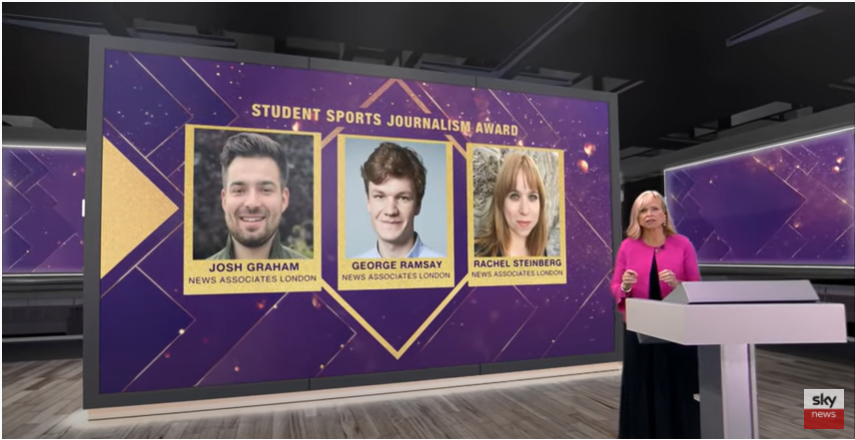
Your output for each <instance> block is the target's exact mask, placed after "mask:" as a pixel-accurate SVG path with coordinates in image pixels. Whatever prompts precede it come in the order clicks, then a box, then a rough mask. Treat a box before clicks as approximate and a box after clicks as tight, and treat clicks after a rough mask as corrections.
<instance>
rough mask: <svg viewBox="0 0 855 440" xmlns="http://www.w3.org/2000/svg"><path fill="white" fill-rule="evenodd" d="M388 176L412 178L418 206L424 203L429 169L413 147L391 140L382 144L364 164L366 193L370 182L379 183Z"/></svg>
mask: <svg viewBox="0 0 855 440" xmlns="http://www.w3.org/2000/svg"><path fill="white" fill-rule="evenodd" d="M388 177H395V178H399V179H400V178H404V177H408V178H410V179H412V180H413V186H414V187H415V190H416V206H421V205H422V198H424V196H425V181H426V180H427V170H426V169H425V166H424V165H423V164H422V158H421V157H419V154H418V153H416V152H415V151H414V150H413V149H411V148H405V147H402V146H400V145H398V144H393V143H391V142H383V143H382V144H380V146H379V147H377V149H376V150H374V152H373V153H371V156H368V160H366V161H365V164H363V165H362V180H363V181H364V182H365V193H366V194H368V182H371V183H373V184H375V185H379V184H381V183H383V181H384V180H386V179H387V178H388Z"/></svg>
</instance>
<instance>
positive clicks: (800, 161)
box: [665, 130, 855, 266]
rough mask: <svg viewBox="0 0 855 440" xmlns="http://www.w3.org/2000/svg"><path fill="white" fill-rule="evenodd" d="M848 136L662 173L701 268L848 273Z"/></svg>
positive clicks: (851, 256) (853, 202)
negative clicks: (813, 268) (817, 268)
mask: <svg viewBox="0 0 855 440" xmlns="http://www.w3.org/2000/svg"><path fill="white" fill-rule="evenodd" d="M853 133H855V132H853V131H852V130H847V131H843V132H840V133H837V134H829V135H826V136H822V137H817V138H814V139H810V140H807V141H804V142H797V143H791V144H788V145H782V146H778V147H772V148H765V149H761V150H756V151H752V152H746V153H744V154H740V155H736V156H731V157H726V158H723V159H719V160H713V161H709V162H705V163H701V164H697V165H690V166H687V167H682V168H678V169H674V170H669V171H667V172H666V173H665V188H666V191H667V199H668V206H669V208H670V209H671V212H672V218H673V219H674V222H675V223H676V226H677V230H678V231H679V232H681V233H683V234H685V235H686V236H687V237H688V238H689V239H690V240H691V241H692V243H693V244H694V245H695V248H696V249H697V251H698V259H699V261H700V263H702V264H764V265H822V266H853V265H855V230H853V225H855V210H853V206H855V183H853V182H855V140H853Z"/></svg>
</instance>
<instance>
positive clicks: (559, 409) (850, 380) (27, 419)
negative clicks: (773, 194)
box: [3, 350, 855, 439]
mask: <svg viewBox="0 0 855 440" xmlns="http://www.w3.org/2000/svg"><path fill="white" fill-rule="evenodd" d="M81 376H82V364H81V361H80V360H67V361H40V362H21V363H10V364H3V437H4V438H39V437H41V438H422V437H429V438H473V437H474V438H591V437H595V438H614V437H615V436H616V435H617V413H618V396H619V391H620V377H619V376H618V375H611V376H608V377H599V378H594V379H581V380H561V381H557V380H556V381H554V382H550V383H545V384H544V383H540V384H536V385H524V386H515V387H504V388H494V389H487V390H484V389H479V390H474V391H457V392H447V393H444V394H434V395H429V396H421V397H419V398H410V399H408V398H398V399H394V400H376V399H375V401H369V402H360V403H344V404H337V405H336V404H331V405H330V404H328V405H324V406H318V407H311V408H307V407H303V408H298V409H294V408H290V409H289V408H285V409H275V410H274V409H273V408H272V407H271V408H268V409H266V410H265V409H254V410H253V411H254V412H253V413H248V412H247V411H246V410H241V411H235V412H233V413H229V412H225V415H222V414H221V415H218V416H216V417H212V416H210V415H208V416H205V415H200V414H196V415H181V416H169V417H160V418H148V419H133V420H123V421H109V422H95V423H90V422H86V421H85V419H84V417H83V415H82V412H81V411H80V407H81ZM757 377H758V382H759V385H758V386H759V406H760V411H759V414H760V434H761V437H763V438H846V439H851V438H855V431H853V412H855V411H853V397H855V395H854V394H853V391H855V390H853V384H855V366H853V365H843V364H839V363H831V362H824V361H817V360H811V359H808V358H801V357H796V356H791V355H785V354H780V353H772V352H767V351H762V350H759V351H758V371H757ZM805 388H828V389H837V388H843V389H845V400H846V403H845V405H846V409H845V415H846V428H845V429H844V430H825V431H806V430H804V429H803V427H802V421H803V415H804V412H803V397H804V391H803V390H804V389H805Z"/></svg>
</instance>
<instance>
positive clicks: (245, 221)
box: [193, 129, 314, 260]
mask: <svg viewBox="0 0 855 440" xmlns="http://www.w3.org/2000/svg"><path fill="white" fill-rule="evenodd" d="M313 140H314V138H313V137H312V136H310V135H300V134H287V133H272V132H271V133H268V132H254V131H252V130H250V129H244V130H240V131H236V130H223V129H197V130H196V133H195V144H196V145H195V163H194V175H193V182H194V187H193V192H194V200H193V209H194V211H193V226H194V227H193V258H194V260H290V259H306V258H312V256H313V254H314V237H313V234H312V231H313V222H314V203H313V202H314V200H313V199H314V196H313V185H314V175H313V174H314V172H313V170H314V166H313V161H314V156H313V154H314V144H313Z"/></svg>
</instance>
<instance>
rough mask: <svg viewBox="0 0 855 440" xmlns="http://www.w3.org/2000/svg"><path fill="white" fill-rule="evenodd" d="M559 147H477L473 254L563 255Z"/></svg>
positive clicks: (475, 149) (473, 163)
mask: <svg viewBox="0 0 855 440" xmlns="http://www.w3.org/2000/svg"><path fill="white" fill-rule="evenodd" d="M559 166H560V158H559V156H558V152H551V151H546V150H538V149H532V148H515V147H504V148H497V147H475V148H474V150H473V153H472V170H473V172H472V175H473V180H474V182H473V188H474V207H473V208H472V209H473V210H474V212H473V213H474V216H473V217H474V231H475V240H474V250H473V251H474V253H475V257H552V256H559V255H561V230H560V222H561V213H560V208H561V206H560V203H561V202H562V200H561V192H560V188H561V187H560V185H561V184H563V182H559Z"/></svg>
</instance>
